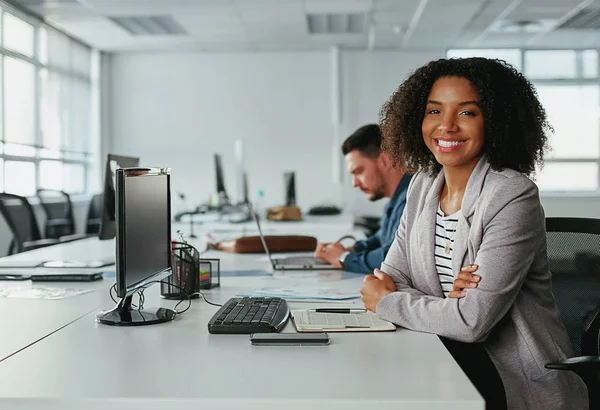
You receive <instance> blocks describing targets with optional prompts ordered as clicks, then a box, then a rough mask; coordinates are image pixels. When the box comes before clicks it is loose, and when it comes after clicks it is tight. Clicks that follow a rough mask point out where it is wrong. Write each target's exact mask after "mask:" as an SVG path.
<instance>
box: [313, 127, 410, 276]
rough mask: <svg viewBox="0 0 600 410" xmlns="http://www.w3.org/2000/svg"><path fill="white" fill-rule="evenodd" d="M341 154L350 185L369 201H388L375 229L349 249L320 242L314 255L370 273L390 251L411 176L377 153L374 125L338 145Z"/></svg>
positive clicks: (378, 132) (377, 136) (377, 135)
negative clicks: (388, 199) (350, 180)
mask: <svg viewBox="0 0 600 410" xmlns="http://www.w3.org/2000/svg"><path fill="white" fill-rule="evenodd" d="M342 153H343V154H344V158H345V160H346V164H347V165H348V172H350V175H352V186H354V187H356V188H359V189H360V190H361V191H363V192H364V193H365V194H366V195H367V196H368V197H369V200H370V201H377V200H379V199H381V198H390V201H389V202H388V203H387V204H386V205H385V208H384V211H383V216H382V218H381V223H380V228H379V230H378V231H377V232H376V233H375V234H373V236H371V237H369V238H367V239H365V240H362V241H358V242H356V243H355V244H354V246H352V247H350V248H344V247H343V246H342V245H341V244H340V243H337V242H336V243H320V244H318V245H317V250H316V252H315V256H316V257H317V258H320V259H323V260H324V261H327V262H329V263H330V264H332V265H333V266H336V267H338V268H343V269H344V270H345V271H348V272H357V273H373V270H374V269H375V268H380V267H381V262H383V260H384V258H385V256H386V255H387V252H388V250H389V249H390V247H391V245H392V242H393V241H394V236H395V234H396V230H397V229H398V225H399V224H400V218H401V216H402V212H403V211H404V205H405V204H406V192H407V190H408V184H409V182H410V178H411V175H409V174H407V173H405V171H404V169H403V168H401V167H399V166H395V165H394V164H392V161H391V159H390V157H389V156H388V154H387V153H385V152H382V151H381V130H380V129H379V126H378V125H376V124H369V125H365V126H362V127H360V128H359V129H357V130H356V131H355V132H354V133H353V134H352V135H350V136H349V137H348V138H347V139H346V141H344V143H343V144H342Z"/></svg>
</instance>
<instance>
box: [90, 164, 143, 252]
mask: <svg viewBox="0 0 600 410" xmlns="http://www.w3.org/2000/svg"><path fill="white" fill-rule="evenodd" d="M139 165H140V159H139V158H135V157H125V156H122V155H113V154H108V156H107V157H106V167H105V170H104V193H103V195H102V197H103V201H102V202H103V203H102V217H101V221H100V232H99V233H98V237H99V238H100V239H102V240H105V239H113V238H114V237H115V179H116V172H117V169H118V168H132V167H137V166H139Z"/></svg>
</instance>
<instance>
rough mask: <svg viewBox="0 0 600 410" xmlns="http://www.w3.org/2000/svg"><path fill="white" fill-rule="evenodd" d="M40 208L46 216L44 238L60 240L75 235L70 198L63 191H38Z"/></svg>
mask: <svg viewBox="0 0 600 410" xmlns="http://www.w3.org/2000/svg"><path fill="white" fill-rule="evenodd" d="M37 196H38V198H40V202H41V204H42V208H43V210H44V213H45V214H46V223H45V229H44V237H46V238H56V239H58V238H60V237H61V236H66V235H73V234H74V233H75V218H74V217H73V204H72V203H71V197H70V196H69V194H67V193H66V192H64V191H57V190H53V189H38V191H37Z"/></svg>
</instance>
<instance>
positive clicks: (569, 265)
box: [546, 218, 600, 356]
mask: <svg viewBox="0 0 600 410" xmlns="http://www.w3.org/2000/svg"><path fill="white" fill-rule="evenodd" d="M546 239H547V247H548V262H549V267H550V272H552V290H553V293H554V297H555V298H556V304H557V306H558V309H559V311H560V315H561V317H562V320H563V322H564V324H565V327H566V328H567V332H568V334H569V338H570V339H571V344H572V345H573V350H574V351H575V355H576V356H580V355H582V354H583V355H598V342H597V337H598V330H596V333H595V335H594V336H595V338H596V342H595V347H594V343H591V344H590V341H589V336H588V337H585V336H584V338H583V339H582V335H584V333H585V332H586V330H587V331H588V332H589V331H590V327H593V326H592V324H593V319H594V317H597V320H596V326H600V315H597V311H598V307H599V303H600V220H599V219H589V218H546ZM592 331H593V330H592ZM586 335H587V333H586ZM582 342H583V346H582ZM594 351H595V352H596V353H594Z"/></svg>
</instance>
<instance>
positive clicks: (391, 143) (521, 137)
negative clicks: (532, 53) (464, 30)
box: [379, 57, 553, 175]
mask: <svg viewBox="0 0 600 410" xmlns="http://www.w3.org/2000/svg"><path fill="white" fill-rule="evenodd" d="M441 77H462V78H466V79H467V80H469V81H470V82H471V84H473V86H474V87H475V89H476V90H477V92H478V93H479V100H480V101H479V105H480V107H481V111H482V114H483V122H484V135H485V140H484V147H483V150H484V152H485V153H487V156H488V159H489V161H490V165H491V167H492V168H493V169H495V170H502V169H504V168H510V169H514V170H516V171H519V172H521V173H523V174H525V175H531V174H532V173H533V172H534V171H535V165H536V163H537V164H539V165H540V166H541V165H542V163H543V157H544V152H545V151H546V150H547V148H548V145H547V144H548V135H549V134H550V133H552V132H553V129H552V127H551V126H550V124H549V123H548V120H547V118H546V112H545V110H544V108H543V107H542V105H541V104H540V102H539V100H538V98H537V93H536V91H535V89H534V87H533V86H532V85H531V83H530V82H529V80H527V79H526V78H525V77H524V76H523V74H521V73H520V72H519V71H517V70H516V69H515V68H514V67H512V66H511V65H510V64H508V63H506V62H505V61H501V60H493V59H488V58H479V57H473V58H458V59H440V60H437V61H432V62H430V63H428V64H426V65H424V66H422V67H420V68H418V69H417V70H416V71H415V72H414V73H412V74H411V75H410V76H409V77H408V79H407V80H406V81H404V82H403V83H402V84H401V85H400V87H398V89H397V90H396V91H395V92H394V93H393V94H392V96H391V97H390V99H389V100H388V101H387V102H386V103H385V104H384V105H383V107H382V109H381V112H380V114H379V120H380V123H381V131H382V135H383V142H382V148H383V150H384V151H385V152H387V153H388V154H389V155H390V157H391V158H392V160H393V161H394V162H395V163H396V164H402V165H403V166H405V167H406V168H407V169H408V170H410V171H412V172H416V171H418V170H421V169H425V170H429V171H430V172H434V171H437V170H439V169H440V168H441V165H440V164H439V163H438V162H437V161H436V160H435V157H434V156H433V154H432V153H431V151H429V149H428V148H427V146H426V145H425V142H424V141H423V134H422V132H421V124H422V122H423V117H424V115H425V106H426V104H427V98H428V96H429V92H430V91H431V88H432V86H433V84H434V83H435V82H436V80H438V79H439V78H441Z"/></svg>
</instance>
